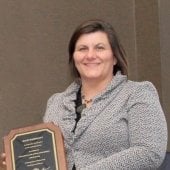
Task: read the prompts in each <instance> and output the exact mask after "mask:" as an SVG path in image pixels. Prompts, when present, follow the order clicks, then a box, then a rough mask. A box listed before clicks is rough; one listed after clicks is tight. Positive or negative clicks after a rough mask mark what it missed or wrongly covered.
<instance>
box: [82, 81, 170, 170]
mask: <svg viewBox="0 0 170 170" xmlns="http://www.w3.org/2000/svg"><path fill="white" fill-rule="evenodd" d="M127 112H128V128H129V143H130V147H129V148H128V149H126V150H123V151H121V152H118V153H116V154H113V155H111V156H109V157H107V158H104V159H102V160H100V161H98V162H95V163H93V164H91V165H89V166H87V167H84V168H81V170H103V169H110V170H111V169H112V170H151V169H153V170H155V169H157V168H158V167H159V166H160V165H161V163H162V162H163V159H164V157H165V153H166V147H167V124H166V120H165V116H164V113H163V111H162V108H161V105H160V102H159V97H158V94H157V91H156V89H155V87H154V86H153V85H152V83H150V82H142V83H139V84H138V85H137V86H136V90H135V91H133V92H132V94H131V96H130V98H129V100H128V103H127Z"/></svg>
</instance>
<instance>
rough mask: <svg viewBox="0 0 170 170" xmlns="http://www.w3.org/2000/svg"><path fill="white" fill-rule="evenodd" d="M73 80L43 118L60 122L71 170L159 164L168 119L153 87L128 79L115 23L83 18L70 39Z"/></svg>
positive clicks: (133, 169)
mask: <svg viewBox="0 0 170 170" xmlns="http://www.w3.org/2000/svg"><path fill="white" fill-rule="evenodd" d="M69 63H70V65H71V67H72V70H73V71H74V74H75V76H76V79H75V81H74V82H73V83H72V84H71V85H70V86H69V87H68V88H67V89H66V90H65V91H64V92H62V93H56V94H54V95H53V96H52V97H51V98H50V99H49V101H48V103H47V109H46V113H45V116H44V122H53V123H54V124H56V125H57V126H59V127H60V129H61V131H62V134H63V137H64V143H65V150H66V157H67V165H68V169H69V170H75V169H79V170H111V169H112V170H127V169H128V170H144V169H145V170H150V169H157V168H158V167H159V166H160V165H161V163H162V161H163V159H164V156H165V152H166V145H167V125H166V120H165V116H164V113H163V111H162V108H161V105H160V102H159V97H158V94H157V91H156V89H155V87H154V86H153V85H152V84H151V83H150V82H146V81H145V82H133V81H130V80H128V79H127V76H128V71H127V62H126V59H125V53H124V50H123V48H122V47H121V45H120V43H119V41H118V38H117V36H116V33H115V31H114V30H113V28H112V26H111V25H110V24H108V23H106V22H104V21H101V20H90V21H87V22H85V23H83V24H81V25H80V26H79V27H78V28H77V29H76V30H75V32H74V33H73V35H72V37H71V40H70V43H69Z"/></svg>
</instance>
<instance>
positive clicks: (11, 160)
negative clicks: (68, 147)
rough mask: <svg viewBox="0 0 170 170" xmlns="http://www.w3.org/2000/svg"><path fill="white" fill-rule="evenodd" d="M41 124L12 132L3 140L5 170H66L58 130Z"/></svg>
mask: <svg viewBox="0 0 170 170" xmlns="http://www.w3.org/2000/svg"><path fill="white" fill-rule="evenodd" d="M56 128H57V127H55V125H53V124H52V123H43V124H39V125H34V126H30V127H25V128H20V129H16V130H12V131H11V132H10V134H9V135H8V136H6V137H5V138H4V144H5V153H6V162H7V170H66V160H65V152H64V144H63V139H62V135H61V133H60V130H59V128H57V129H56Z"/></svg>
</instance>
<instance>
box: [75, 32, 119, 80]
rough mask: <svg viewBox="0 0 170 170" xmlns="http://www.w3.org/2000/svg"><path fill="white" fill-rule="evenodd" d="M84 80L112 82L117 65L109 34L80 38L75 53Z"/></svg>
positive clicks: (100, 33) (95, 33) (89, 34)
mask: <svg viewBox="0 0 170 170" xmlns="http://www.w3.org/2000/svg"><path fill="white" fill-rule="evenodd" d="M73 59H74V62H75V66H76V68H77V70H78V72H79V74H80V77H81V79H82V80H106V81H107V80H108V81H109V80H111V79H112V77H113V69H114V65H115V64H116V63H117V60H116V58H115V57H114V54H113V52H112V49H111V46H110V43H109V40H108V37H107V34H106V33H104V32H101V31H98V32H94V33H88V34H83V35H81V36H80V37H79V39H78V41H77V43H76V46H75V51H74V53H73Z"/></svg>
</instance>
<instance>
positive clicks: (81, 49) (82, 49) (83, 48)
mask: <svg viewBox="0 0 170 170" xmlns="http://www.w3.org/2000/svg"><path fill="white" fill-rule="evenodd" d="M85 50H87V48H85V47H82V48H79V49H78V51H85Z"/></svg>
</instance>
